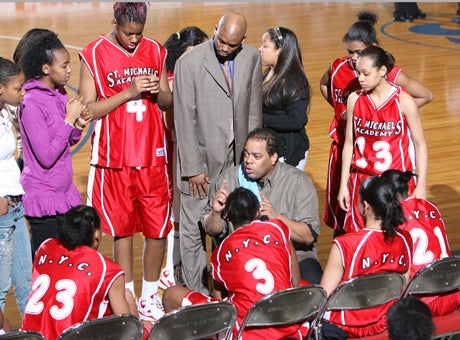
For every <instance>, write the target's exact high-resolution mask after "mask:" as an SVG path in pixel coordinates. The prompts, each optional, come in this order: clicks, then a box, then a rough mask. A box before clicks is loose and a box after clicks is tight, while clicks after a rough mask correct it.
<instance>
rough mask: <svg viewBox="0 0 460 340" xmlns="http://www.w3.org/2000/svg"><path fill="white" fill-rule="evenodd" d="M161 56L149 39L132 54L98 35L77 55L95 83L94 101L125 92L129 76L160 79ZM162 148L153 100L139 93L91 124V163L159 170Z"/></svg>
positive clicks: (157, 45)
mask: <svg viewBox="0 0 460 340" xmlns="http://www.w3.org/2000/svg"><path fill="white" fill-rule="evenodd" d="M166 54H167V52H166V49H165V48H164V47H163V46H162V45H161V44H160V43H158V42H157V41H155V40H153V39H149V38H146V37H142V39H141V41H140V42H139V44H138V45H137V46H136V48H135V50H134V52H132V53H128V52H127V51H126V50H124V49H123V48H122V47H120V46H119V45H117V44H115V43H114V42H112V41H111V40H110V39H108V38H107V37H106V36H104V35H101V36H100V37H99V38H98V39H96V40H95V41H93V42H92V43H90V44H89V45H88V46H86V47H85V48H84V49H83V50H82V51H81V52H80V54H79V56H80V58H81V59H82V60H83V61H84V63H85V64H86V65H87V66H88V68H89V70H90V72H91V74H92V76H93V78H94V81H95V84H96V91H97V96H98V100H105V99H107V98H110V97H112V96H113V95H115V94H117V93H118V92H121V91H122V90H124V89H126V88H128V87H129V86H130V85H131V83H132V81H133V79H134V77H137V76H143V75H147V76H152V77H153V76H154V75H155V76H157V77H160V76H161V72H162V70H163V65H164V61H165V58H166ZM165 143H166V142H165V133H164V124H163V118H162V115H161V112H160V110H159V108H158V105H157V103H156V95H155V94H150V93H149V92H143V93H142V94H140V95H138V97H137V98H133V99H131V100H130V101H128V102H126V103H124V104H122V105H120V106H118V107H117V108H116V109H115V110H113V111H111V112H110V113H109V114H107V115H105V116H104V117H102V118H100V119H98V120H97V121H95V126H94V133H93V136H92V151H91V164H92V165H99V166H103V167H108V168H122V167H124V166H128V167H150V166H160V165H164V164H166V145H165Z"/></svg>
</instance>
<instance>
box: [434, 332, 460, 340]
mask: <svg viewBox="0 0 460 340" xmlns="http://www.w3.org/2000/svg"><path fill="white" fill-rule="evenodd" d="M431 339H432V340H460V330H458V331H453V332H449V333H444V334H437V335H435V336H433V337H432V338H431Z"/></svg>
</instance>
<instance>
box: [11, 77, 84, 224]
mask: <svg viewBox="0 0 460 340" xmlns="http://www.w3.org/2000/svg"><path fill="white" fill-rule="evenodd" d="M24 88H25V90H26V94H25V96H24V101H23V103H22V105H21V108H20V113H19V123H20V130H21V137H22V145H23V151H24V170H23V172H22V174H21V184H22V186H23V188H24V191H25V194H24V197H23V203H24V209H25V214H26V216H31V217H43V216H54V215H56V214H58V213H59V214H62V213H65V212H67V211H68V210H69V209H70V208H71V207H73V206H76V205H78V204H81V195H80V192H79V191H78V189H77V187H76V186H75V184H74V183H73V169H72V159H71V157H70V146H72V145H73V144H75V143H77V142H78V141H79V140H80V138H81V131H80V130H78V129H76V128H73V127H72V126H70V125H68V124H66V123H64V118H65V114H66V103H67V100H68V95H67V92H66V91H65V89H64V87H60V88H58V89H56V90H53V89H51V88H49V87H48V86H46V85H44V84H43V83H41V82H40V81H38V80H36V79H31V80H29V81H27V82H26V83H25V84H24Z"/></svg>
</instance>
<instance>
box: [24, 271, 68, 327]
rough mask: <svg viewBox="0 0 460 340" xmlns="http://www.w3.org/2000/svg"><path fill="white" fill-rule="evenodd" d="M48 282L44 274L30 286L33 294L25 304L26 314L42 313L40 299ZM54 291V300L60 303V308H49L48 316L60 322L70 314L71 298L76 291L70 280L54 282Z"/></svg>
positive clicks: (45, 290)
mask: <svg viewBox="0 0 460 340" xmlns="http://www.w3.org/2000/svg"><path fill="white" fill-rule="evenodd" d="M50 282H51V280H50V277H49V276H48V275H46V274H42V275H40V276H39V277H38V278H37V279H36V280H35V281H34V284H33V285H32V291H33V293H32V295H31V296H30V298H29V301H28V302H27V305H26V309H25V312H26V313H29V314H34V315H37V314H40V313H41V312H43V308H44V303H43V302H42V301H41V299H42V298H43V296H44V295H45V294H46V292H47V291H48V289H49V288H50ZM54 289H55V291H56V300H57V301H59V302H60V303H61V305H62V307H60V306H56V305H53V306H51V308H50V315H51V317H52V318H53V319H54V320H62V319H65V318H66V317H67V316H68V315H69V314H70V313H72V310H73V307H74V300H73V297H74V295H75V293H76V291H77V285H76V284H75V282H74V281H72V280H68V279H62V280H59V281H58V282H56V285H55V286H54Z"/></svg>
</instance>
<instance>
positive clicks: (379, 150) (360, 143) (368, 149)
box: [352, 86, 415, 175]
mask: <svg viewBox="0 0 460 340" xmlns="http://www.w3.org/2000/svg"><path fill="white" fill-rule="evenodd" d="M401 91H402V90H401V88H400V87H396V86H393V88H392V93H391V95H390V96H389V97H388V99H387V100H386V101H385V102H384V103H382V104H381V105H380V106H377V105H376V104H375V103H374V101H373V100H372V98H371V96H370V95H369V94H366V93H364V92H363V93H361V94H360V95H359V97H358V100H357V101H356V104H355V108H354V112H353V133H354V148H353V159H352V167H353V168H355V169H356V170H358V171H359V172H362V173H365V174H368V175H380V174H381V173H382V172H384V171H385V170H388V169H398V170H401V171H407V170H413V169H415V148H414V145H413V142H412V139H411V136H410V131H409V127H408V125H407V121H406V118H405V117H404V115H403V114H402V112H401V108H400V103H399V94H400V93H401Z"/></svg>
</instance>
